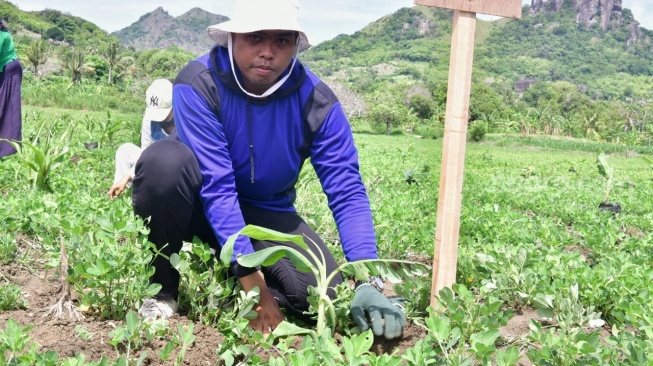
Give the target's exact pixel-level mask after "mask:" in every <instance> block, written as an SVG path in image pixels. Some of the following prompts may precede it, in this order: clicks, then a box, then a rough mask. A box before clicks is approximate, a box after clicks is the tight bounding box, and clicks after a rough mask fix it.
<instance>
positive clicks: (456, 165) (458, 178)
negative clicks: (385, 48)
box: [414, 0, 521, 306]
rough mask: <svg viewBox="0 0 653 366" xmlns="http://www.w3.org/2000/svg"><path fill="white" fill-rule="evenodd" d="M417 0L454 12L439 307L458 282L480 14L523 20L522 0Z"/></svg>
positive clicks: (435, 281)
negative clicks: (442, 295) (445, 292)
mask: <svg viewBox="0 0 653 366" xmlns="http://www.w3.org/2000/svg"><path fill="white" fill-rule="evenodd" d="M414 1H415V4H416V5H426V6H432V7H439V8H446V9H452V10H454V14H453V28H452V35H451V56H450V58H449V81H448V83H449V85H448V89H447V108H446V115H445V121H444V140H443V143H442V167H441V173H440V193H439V197H438V213H437V220H436V225H435V249H434V251H433V276H432V283H431V306H435V303H436V296H437V294H438V293H439V292H440V290H441V289H442V288H444V287H450V286H451V285H453V284H454V282H456V270H457V262H458V236H459V231H460V209H461V202H462V190H463V174H464V170H465V146H466V143H467V121H468V118H469V95H470V92H471V85H472V65H473V62H474V32H475V30H476V13H482V14H489V15H495V16H502V17H511V18H520V17H521V0H414Z"/></svg>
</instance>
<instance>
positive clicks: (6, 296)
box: [0, 283, 27, 310]
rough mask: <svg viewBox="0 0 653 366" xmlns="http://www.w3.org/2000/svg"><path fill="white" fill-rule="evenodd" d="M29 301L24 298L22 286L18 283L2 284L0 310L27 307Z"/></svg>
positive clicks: (0, 288)
mask: <svg viewBox="0 0 653 366" xmlns="http://www.w3.org/2000/svg"><path fill="white" fill-rule="evenodd" d="M26 306H27V302H26V301H25V300H24V299H23V294H22V293H21V290H20V287H19V286H18V285H16V284H13V283H10V284H2V287H0V310H16V309H25V307H26Z"/></svg>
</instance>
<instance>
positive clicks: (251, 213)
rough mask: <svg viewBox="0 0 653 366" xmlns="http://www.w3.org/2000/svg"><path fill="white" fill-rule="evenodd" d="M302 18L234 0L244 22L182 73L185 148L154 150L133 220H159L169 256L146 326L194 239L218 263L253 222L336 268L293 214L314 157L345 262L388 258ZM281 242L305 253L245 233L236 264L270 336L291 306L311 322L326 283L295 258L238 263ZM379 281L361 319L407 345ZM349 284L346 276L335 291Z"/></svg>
mask: <svg viewBox="0 0 653 366" xmlns="http://www.w3.org/2000/svg"><path fill="white" fill-rule="evenodd" d="M298 17H299V9H298V4H297V1H296V0H236V3H235V12H234V17H233V18H232V19H231V20H229V21H226V22H224V23H220V24H217V25H214V26H211V27H209V28H208V33H209V36H210V37H211V39H212V40H213V41H215V42H216V45H215V46H214V47H213V48H212V49H211V51H210V53H209V54H206V55H203V56H201V57H199V58H197V59H196V60H194V61H191V62H190V63H188V64H187V66H186V67H185V68H184V69H182V71H180V72H179V74H178V75H177V77H176V79H175V82H174V88H173V106H174V109H175V119H176V124H177V132H178V135H179V140H180V141H177V140H171V139H168V140H165V141H161V142H159V143H156V144H154V145H152V146H150V148H148V149H146V150H145V151H144V152H143V155H142V156H141V158H140V160H139V161H138V163H137V165H136V177H135V178H134V182H133V184H134V190H133V206H134V212H135V213H136V214H137V215H139V216H141V217H143V218H146V217H150V218H151V220H150V222H149V224H148V225H149V228H150V233H149V240H150V241H151V242H153V243H154V244H155V245H156V246H157V248H158V249H159V250H160V251H161V253H162V254H163V255H159V256H157V257H156V258H155V260H154V264H153V265H154V267H155V273H154V275H153V276H152V278H151V279H150V280H151V282H153V283H158V284H161V286H162V288H161V290H160V292H159V294H158V295H157V296H155V297H154V298H152V299H146V300H145V301H144V302H143V304H142V306H141V308H140V310H139V313H140V314H141V315H142V316H143V317H167V316H170V315H172V314H173V313H174V312H176V311H177V309H178V305H177V298H178V287H179V280H180V277H179V273H178V272H177V271H176V270H175V269H174V268H172V267H171V265H170V262H169V261H168V260H167V259H166V258H167V257H169V256H170V255H171V254H173V253H177V252H179V250H180V249H181V247H182V243H183V241H190V240H192V237H193V236H198V237H199V238H200V239H202V240H203V241H204V242H207V243H208V244H209V245H210V246H211V248H212V249H214V250H215V251H216V252H217V255H219V253H220V250H221V246H222V245H223V244H224V243H225V241H226V240H227V238H229V236H231V235H232V234H234V233H236V232H238V231H239V230H240V229H242V228H243V227H245V225H247V224H251V225H257V226H261V227H266V228H269V229H272V230H275V231H280V232H284V233H288V234H298V235H303V236H305V237H307V238H308V239H309V240H306V242H307V244H308V245H309V247H310V250H311V251H313V252H314V253H316V255H317V256H318V257H319V256H320V254H319V253H318V251H321V252H323V253H325V260H326V265H327V269H328V271H330V272H332V271H334V270H335V269H336V268H337V263H336V261H335V259H334V257H333V255H332V254H331V253H330V252H329V249H328V247H327V246H326V245H325V244H324V242H323V241H322V240H321V239H320V237H319V236H318V234H317V233H316V232H315V231H314V230H313V229H312V228H311V227H309V226H308V225H307V224H306V222H305V221H304V220H303V219H302V217H300V216H299V215H298V213H297V211H296V210H295V207H294V202H295V197H296V192H295V183H296V182H297V180H298V177H299V173H300V171H301V169H302V166H303V164H304V162H305V161H306V160H307V159H309V158H310V162H311V164H312V165H313V167H314V168H315V171H316V173H317V176H318V177H319V179H320V182H321V184H322V188H323V190H324V192H325V193H326V196H327V198H328V203H329V208H330V209H331V211H332V213H333V216H334V219H335V222H336V224H337V227H338V231H339V235H340V239H341V243H342V247H343V249H344V253H345V257H346V259H347V260H348V261H357V260H363V259H377V258H378V255H377V245H376V234H375V231H374V225H373V220H372V211H371V208H370V203H369V199H368V196H367V193H366V189H365V185H364V184H363V181H362V178H361V175H360V172H359V163H358V153H357V150H356V147H355V146H354V139H353V135H352V132H351V129H350V126H349V122H348V120H347V118H346V116H345V113H344V112H343V109H342V105H341V104H340V102H339V101H338V99H337V98H336V96H335V95H334V94H333V92H332V91H331V89H330V88H329V87H328V86H327V85H326V84H324V82H322V80H320V79H319V78H318V77H317V76H316V75H315V74H314V73H313V72H311V71H310V70H309V69H308V68H307V67H306V66H304V65H303V64H302V63H301V62H300V61H299V60H298V58H297V56H298V53H299V52H301V51H304V50H306V49H307V48H308V47H309V46H310V44H309V42H308V39H307V37H306V34H305V33H304V32H303V30H302V28H301V26H300V24H299V22H298ZM313 243H314V244H313ZM277 245H289V246H293V247H294V248H295V249H297V250H300V251H303V249H301V248H299V247H298V246H295V245H294V244H285V243H283V244H282V243H278V242H271V241H264V240H253V239H250V238H248V237H245V236H240V237H239V238H238V239H237V240H236V243H235V247H234V257H233V258H232V261H231V267H230V273H231V274H232V275H234V276H235V277H236V278H237V279H238V280H239V282H240V284H241V285H242V287H243V290H244V291H246V292H248V291H250V290H252V289H254V288H258V289H259V302H258V305H257V307H256V308H255V310H256V312H257V314H258V317H257V318H255V319H252V320H251V321H250V326H251V327H252V328H253V329H254V330H257V331H261V332H264V333H267V332H270V331H271V330H273V329H274V328H275V327H276V326H277V325H278V324H279V323H280V322H281V321H282V320H283V318H284V315H283V313H282V312H281V308H283V309H285V310H286V313H287V314H290V315H293V316H295V317H298V318H300V319H303V320H307V321H310V316H308V315H307V314H306V311H307V310H308V308H309V303H308V300H307V299H308V287H309V286H311V285H316V283H317V281H316V279H315V277H314V275H313V274H312V273H306V272H301V271H299V270H298V269H297V268H295V266H294V265H293V263H292V262H291V261H290V260H288V259H287V258H282V259H280V260H279V261H277V262H276V263H275V264H274V265H271V266H266V267H262V268H247V267H244V266H241V265H240V264H238V262H237V261H236V256H237V255H239V254H242V255H246V254H249V253H253V252H255V251H258V250H262V249H264V248H267V247H270V246H277ZM376 280H378V279H375V281H374V282H372V283H362V284H358V285H357V288H356V290H355V295H354V298H353V300H352V304H351V315H352V317H353V319H354V321H355V323H356V324H357V325H358V326H359V328H360V329H361V330H363V331H364V330H367V329H368V328H370V327H371V328H372V330H373V332H374V334H376V335H383V336H385V338H387V339H392V338H396V337H399V336H400V335H401V333H402V330H403V327H404V325H405V322H406V318H405V315H404V313H403V311H402V309H401V308H400V307H398V306H396V303H394V302H392V301H390V300H389V299H388V298H386V297H385V296H384V295H383V294H382V293H381V291H379V289H378V288H377V287H375V286H374V284H376V283H378V282H376ZM343 281H344V279H343V277H342V276H340V275H338V276H336V277H335V279H334V280H333V281H332V282H331V283H330V286H331V287H335V286H337V285H338V284H340V283H342V282H343ZM330 296H332V297H333V296H335V291H331V294H330Z"/></svg>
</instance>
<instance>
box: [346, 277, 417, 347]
mask: <svg viewBox="0 0 653 366" xmlns="http://www.w3.org/2000/svg"><path fill="white" fill-rule="evenodd" d="M402 308H403V307H402V306H401V303H400V302H399V301H394V302H393V301H391V300H390V299H388V298H387V297H385V296H383V294H382V293H381V292H380V291H379V290H378V289H376V288H375V287H374V286H372V285H371V284H369V283H363V284H361V285H359V286H358V287H357V288H356V294H355V295H354V299H353V300H352V302H351V316H352V318H354V322H355V323H356V325H358V327H359V328H360V330H361V331H363V332H364V331H366V330H368V329H369V328H370V326H371V328H372V332H373V333H374V335H377V336H380V335H383V336H384V337H385V338H386V339H393V338H397V337H399V336H401V333H402V331H403V328H404V326H405V325H406V315H405V314H404V312H403V310H402ZM366 315H367V317H366ZM368 318H369V321H368Z"/></svg>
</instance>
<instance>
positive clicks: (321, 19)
mask: <svg viewBox="0 0 653 366" xmlns="http://www.w3.org/2000/svg"><path fill="white" fill-rule="evenodd" d="M9 1H10V2H12V3H14V4H15V5H16V6H18V8H19V9H21V10H25V11H34V10H44V9H46V8H48V9H55V10H59V11H62V12H66V13H70V14H72V15H74V16H78V17H81V18H84V19H86V20H88V21H90V22H92V23H95V24H96V25H97V26H99V27H100V28H102V29H104V30H106V31H107V32H114V31H117V30H120V29H123V28H126V27H128V26H130V25H131V24H133V23H135V22H136V21H138V19H139V18H140V17H141V16H142V15H145V14H147V13H149V12H151V11H153V10H154V9H156V8H157V7H159V6H161V7H163V9H164V10H166V11H167V12H168V14H170V15H172V16H175V17H176V16H179V15H181V14H183V13H185V12H187V11H188V10H190V9H192V8H194V7H198V8H202V9H204V10H206V11H208V12H211V13H214V14H220V15H225V16H228V17H231V16H232V10H233V5H232V4H233V0H210V1H206V0H204V1H200V0H167V1H163V0H9ZM523 3H524V4H530V0H523ZM299 4H300V23H301V24H302V27H303V28H304V31H305V33H306V34H307V35H308V38H309V40H310V42H311V44H313V45H316V44H318V43H320V42H323V41H326V40H330V39H333V38H335V37H336V36H338V35H339V34H353V33H354V32H356V31H358V30H360V29H362V28H364V27H365V26H366V25H368V24H369V23H372V22H373V21H375V20H377V19H379V18H381V17H383V16H385V15H389V14H392V13H394V12H395V11H397V10H399V9H401V8H403V7H412V6H414V2H413V0H299ZM623 7H624V8H628V9H630V10H631V11H632V12H633V15H634V17H635V19H636V20H637V21H639V22H640V23H641V26H642V27H644V28H647V29H653V0H623ZM479 18H484V17H482V16H480V14H479Z"/></svg>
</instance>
